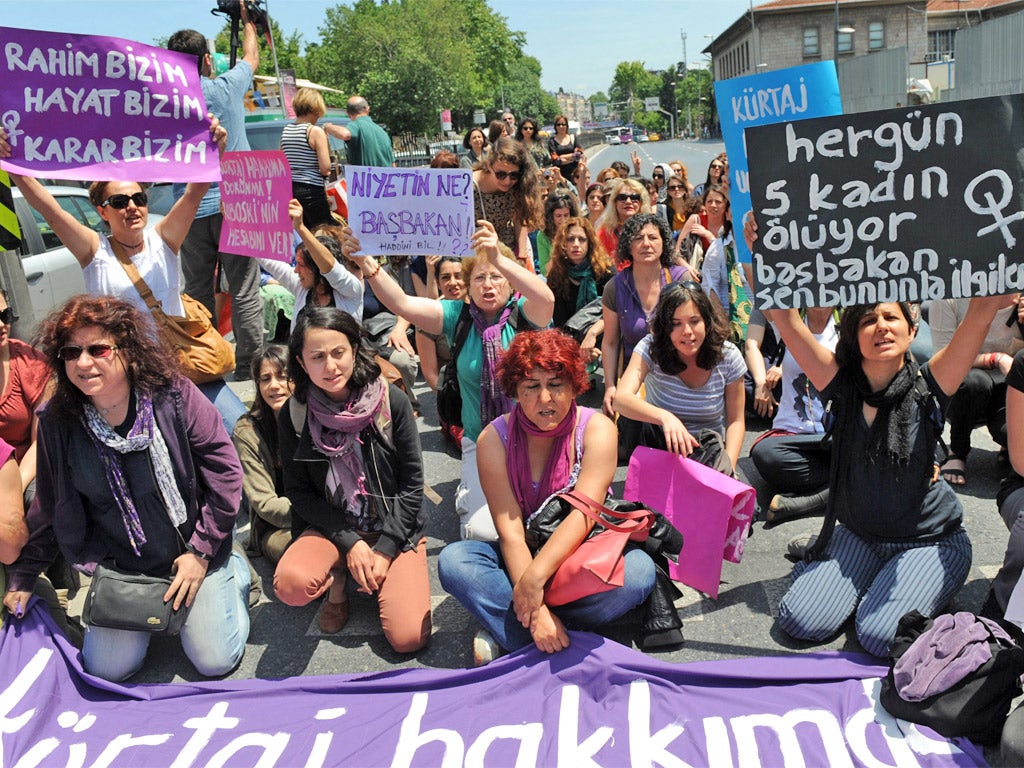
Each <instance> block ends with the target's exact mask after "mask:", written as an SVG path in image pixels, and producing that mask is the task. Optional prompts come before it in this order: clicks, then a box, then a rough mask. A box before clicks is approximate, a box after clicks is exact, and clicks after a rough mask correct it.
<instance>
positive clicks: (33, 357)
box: [0, 339, 50, 462]
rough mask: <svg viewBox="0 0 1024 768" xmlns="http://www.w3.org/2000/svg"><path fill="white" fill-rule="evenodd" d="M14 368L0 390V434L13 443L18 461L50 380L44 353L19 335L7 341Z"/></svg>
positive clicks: (29, 439)
mask: <svg viewBox="0 0 1024 768" xmlns="http://www.w3.org/2000/svg"><path fill="white" fill-rule="evenodd" d="M8 344H9V345H10V346H9V349H10V353H11V371H10V375H9V376H8V377H7V383H6V388H5V389H4V391H3V393H2V394H0V438H3V439H4V440H6V441H7V442H8V443H10V444H11V445H12V446H14V458H16V459H17V460H18V461H19V462H20V461H21V460H22V458H23V457H24V456H25V452H26V451H27V450H28V449H29V446H30V445H31V444H32V416H33V413H34V412H35V409H36V406H38V405H39V401H40V399H41V398H42V396H43V390H44V389H45V388H46V383H47V382H48V381H49V380H50V366H49V365H47V362H46V358H45V357H44V356H43V353H42V352H40V351H39V350H37V349H34V348H33V347H31V346H29V345H28V344H26V343H25V342H23V341H19V340H18V339H10V340H9V341H8Z"/></svg>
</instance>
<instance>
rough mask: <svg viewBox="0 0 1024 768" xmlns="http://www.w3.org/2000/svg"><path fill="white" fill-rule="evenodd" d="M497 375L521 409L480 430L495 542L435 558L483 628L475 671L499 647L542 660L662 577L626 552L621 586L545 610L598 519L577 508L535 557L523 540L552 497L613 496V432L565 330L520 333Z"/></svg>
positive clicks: (469, 544)
mask: <svg viewBox="0 0 1024 768" xmlns="http://www.w3.org/2000/svg"><path fill="white" fill-rule="evenodd" d="M497 377H498V382H499V383H500V385H501V388H502V389H503V390H504V391H505V393H506V394H508V395H509V396H511V397H515V399H516V405H515V406H514V407H513V409H512V412H511V413H510V414H508V415H506V416H499V417H498V418H497V419H495V420H494V421H493V422H491V424H490V426H488V427H487V428H485V429H484V431H483V432H481V433H480V440H479V446H478V456H477V464H478V468H479V471H480V482H481V484H482V486H483V491H484V495H485V496H486V497H487V503H488V506H489V508H490V511H491V516H492V518H493V519H494V525H495V528H497V531H498V541H496V542H492V541H468V540H467V541H460V542H455V543H453V544H450V545H448V546H447V547H445V549H444V551H443V552H442V553H441V558H440V561H439V563H438V573H439V575H440V578H441V583H442V585H443V586H444V588H445V589H446V590H448V592H450V593H451V594H452V595H454V596H455V597H456V598H457V599H458V600H459V602H460V603H462V604H463V605H464V606H465V607H466V609H467V610H469V612H470V613H472V614H473V615H474V616H475V617H476V618H477V619H478V620H479V621H480V623H481V624H483V625H484V629H485V632H481V633H478V635H477V638H476V641H475V642H474V651H475V655H476V661H477V663H478V664H479V663H481V662H484V661H487V660H489V659H490V658H492V657H493V656H494V655H495V653H496V649H495V648H494V641H496V642H497V644H498V645H500V646H501V647H502V648H504V649H506V650H513V649H517V648H521V647H523V646H525V645H528V644H529V643H530V642H533V643H534V644H535V645H536V646H537V648H538V649H540V650H541V651H544V652H545V653H554V652H556V651H560V650H562V649H564V648H567V647H568V645H569V636H568V634H567V632H566V626H569V627H571V628H573V629H591V628H595V627H598V626H600V625H602V624H605V623H607V622H609V621H611V620H612V619H615V618H617V617H619V616H621V615H622V614H624V613H626V612H627V611H628V610H630V609H631V608H633V607H635V606H637V605H639V604H640V603H642V602H644V600H645V599H646V598H647V595H648V594H649V593H650V592H651V589H652V588H653V586H654V581H655V568H654V563H653V561H652V560H651V558H650V557H649V556H648V555H647V554H646V553H645V552H644V551H643V550H639V549H634V548H632V547H627V549H626V552H625V553H624V554H625V585H624V586H622V587H618V588H616V589H613V590H611V591H610V592H602V593H599V594H595V595H590V596H588V597H583V598H581V599H579V600H576V601H574V602H571V603H568V604H566V605H563V606H558V607H556V608H553V607H549V606H548V605H546V604H545V595H544V586H545V584H546V583H547V581H548V580H549V579H550V578H551V576H552V574H554V572H555V571H556V570H558V567H559V566H560V565H561V564H562V562H563V561H564V560H565V559H566V558H567V557H569V555H571V554H572V553H573V552H574V551H575V550H576V548H577V547H579V546H580V544H581V543H582V542H583V540H584V539H586V538H587V536H588V534H589V533H590V529H591V528H592V526H593V523H592V522H591V520H590V519H589V518H588V517H586V516H584V515H583V514H582V513H581V512H579V511H578V510H573V511H572V512H570V513H569V514H568V515H567V516H566V517H565V519H564V520H563V521H562V522H561V523H560V524H559V525H558V528H557V529H556V531H555V533H554V534H552V535H551V537H550V538H549V539H548V541H547V542H546V543H545V544H544V546H543V547H541V548H540V549H539V550H537V551H536V552H533V551H531V549H530V547H529V546H528V545H527V540H526V529H527V525H528V523H529V520H530V518H531V517H532V516H533V515H534V514H535V513H537V512H538V511H539V510H540V509H541V508H542V507H543V506H544V505H545V502H546V500H547V499H548V497H549V496H551V495H552V494H556V493H559V492H562V491H566V490H571V489H575V490H577V491H579V492H581V493H583V494H585V495H586V496H588V497H590V498H591V499H595V500H598V501H600V500H601V499H604V498H605V495H606V494H607V491H608V486H609V484H610V483H611V481H612V479H613V476H614V474H615V464H616V433H615V426H614V424H612V422H611V420H610V419H609V418H608V417H606V416H604V415H603V414H602V413H600V412H595V411H593V410H591V409H589V408H577V406H576V402H575V398H576V396H577V395H578V394H580V393H581V392H583V391H585V390H586V388H587V384H588V381H587V375H586V369H585V367H584V365H583V362H582V361H581V360H580V355H579V347H578V346H577V344H576V342H574V341H573V340H572V339H571V338H569V337H568V336H565V335H563V334H562V333H560V332H558V331H530V332H525V333H522V334H519V335H517V336H516V338H515V339H514V340H513V341H512V343H511V344H510V345H509V348H508V350H507V351H506V352H505V353H504V354H503V355H502V357H501V359H500V361H499V363H498V368H497ZM488 633H489V634H488ZM492 638H493V640H492Z"/></svg>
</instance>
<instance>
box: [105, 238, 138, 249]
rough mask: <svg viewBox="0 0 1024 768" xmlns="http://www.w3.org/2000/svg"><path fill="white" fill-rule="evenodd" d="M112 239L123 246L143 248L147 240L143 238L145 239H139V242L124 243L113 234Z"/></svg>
mask: <svg viewBox="0 0 1024 768" xmlns="http://www.w3.org/2000/svg"><path fill="white" fill-rule="evenodd" d="M110 239H111V240H113V241H114V242H115V243H117V244H118V245H120V246H121V247H122V248H141V247H142V246H143V245H144V244H145V242H146V241H145V240H144V239H143V240H139V242H137V243H135V244H132V243H122V242H121V241H120V240H118V239H117V238H116V237H114V236H113V235H111V236H110Z"/></svg>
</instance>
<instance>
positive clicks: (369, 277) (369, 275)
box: [363, 262, 380, 280]
mask: <svg viewBox="0 0 1024 768" xmlns="http://www.w3.org/2000/svg"><path fill="white" fill-rule="evenodd" d="M374 263H375V264H377V269H375V270H374V271H373V272H371V273H370V274H368V275H365V274H364V275H363V277H364V278H365V279H367V280H369V279H371V278H374V277H376V276H377V273H378V272H380V262H374Z"/></svg>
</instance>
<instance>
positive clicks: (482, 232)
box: [342, 221, 555, 541]
mask: <svg viewBox="0 0 1024 768" xmlns="http://www.w3.org/2000/svg"><path fill="white" fill-rule="evenodd" d="M477 223H478V224H479V227H480V228H479V229H477V230H476V232H474V233H473V239H472V243H473V247H474V248H475V249H476V256H474V257H472V258H468V259H464V260H463V266H462V274H463V277H464V280H465V282H466V284H467V285H468V286H469V303H468V304H467V303H466V302H464V301H461V300H451V299H441V300H440V301H436V300H434V299H428V298H423V297H420V296H409V295H408V294H407V293H405V291H403V290H402V288H401V286H399V285H398V283H396V282H395V281H394V280H392V279H391V278H390V277H389V276H388V274H387V273H386V272H383V271H382V270H381V268H380V265H379V264H378V263H377V260H376V259H375V258H374V257H373V256H363V255H361V254H360V255H359V256H357V258H361V261H362V269H363V274H364V276H365V278H366V281H367V282H368V283H370V284H371V285H372V286H373V291H374V293H375V294H376V296H377V298H378V299H379V300H380V301H381V303H383V304H384V306H386V307H387V308H388V309H389V310H391V311H392V312H393V313H395V314H396V315H399V316H401V317H404V318H405V319H406V320H408V321H409V322H410V323H412V324H413V325H415V326H416V327H417V328H418V329H419V330H421V331H425V332H427V333H432V334H440V333H444V335H445V338H446V339H447V340H448V344H449V345H450V346H451V348H452V356H453V358H454V360H453V362H454V363H455V365H456V370H457V373H458V381H459V385H460V388H461V393H462V427H463V429H464V433H463V437H462V477H461V480H460V483H459V490H458V493H457V495H456V498H455V509H456V511H457V512H458V513H459V517H460V520H461V523H462V526H461V528H462V538H464V539H482V540H490V541H493V540H494V539H496V538H497V537H498V534H497V531H495V529H494V522H493V521H492V520H491V515H490V512H489V511H488V509H487V500H486V499H485V498H484V495H483V491H482V490H481V488H480V480H479V476H478V474H477V462H476V439H477V436H478V435H479V434H480V431H481V430H482V429H483V428H484V427H485V426H487V424H489V423H490V422H491V421H492V420H493V419H495V418H496V417H498V416H500V415H501V414H503V413H507V412H508V410H509V409H510V408H511V407H512V403H511V401H510V400H509V399H508V398H507V397H506V396H505V394H504V393H503V392H502V391H501V390H500V388H499V387H498V384H497V380H496V379H495V377H494V366H495V364H496V362H497V360H498V357H499V355H500V354H501V351H502V350H503V349H505V348H507V347H508V345H509V344H510V343H511V342H512V339H513V337H514V336H515V335H516V332H517V331H518V330H527V329H529V330H532V329H535V328H543V327H545V326H547V325H548V323H550V322H551V315H552V313H553V311H554V307H555V297H554V295H553V294H552V293H551V289H550V288H548V286H547V284H546V283H545V282H544V280H543V278H541V277H539V276H538V275H535V274H533V273H532V272H528V271H527V270H526V269H525V268H524V267H522V266H521V265H520V264H519V263H518V262H517V261H516V259H514V258H513V256H512V252H511V251H510V250H509V249H508V248H506V247H505V246H504V245H503V244H502V243H500V242H499V241H498V235H497V233H496V232H495V231H494V226H493V225H492V224H491V223H490V222H487V221H479V222H477ZM348 232H349V234H348V235H347V236H346V238H345V240H344V242H343V243H342V251H343V253H344V254H345V255H346V256H350V257H351V256H353V255H355V254H357V253H358V251H359V240H357V239H356V238H355V236H353V235H352V234H351V230H349V231H348Z"/></svg>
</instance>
